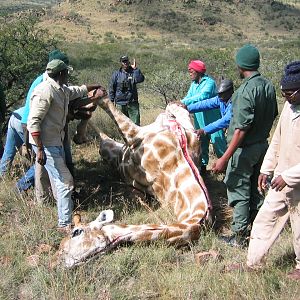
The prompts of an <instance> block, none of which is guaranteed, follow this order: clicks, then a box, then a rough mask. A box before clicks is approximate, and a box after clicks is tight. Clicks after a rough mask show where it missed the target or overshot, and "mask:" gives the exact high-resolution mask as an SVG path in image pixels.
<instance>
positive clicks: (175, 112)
mask: <svg viewBox="0 0 300 300" xmlns="http://www.w3.org/2000/svg"><path fill="white" fill-rule="evenodd" d="M166 114H167V115H168V117H170V118H174V119H176V120H177V122H178V123H179V124H180V125H181V126H182V127H183V128H184V129H186V130H189V131H192V132H194V131H195V128H194V125H193V122H192V120H191V117H190V113H189V112H188V110H186V109H185V108H183V106H182V104H181V103H180V102H177V101H173V102H170V103H169V104H168V105H167V107H166Z"/></svg>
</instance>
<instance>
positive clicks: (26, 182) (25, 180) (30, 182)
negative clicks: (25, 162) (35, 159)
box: [17, 165, 35, 192]
mask: <svg viewBox="0 0 300 300" xmlns="http://www.w3.org/2000/svg"><path fill="white" fill-rule="evenodd" d="M34 173H35V167H34V165H32V166H31V167H30V168H29V169H28V170H27V172H26V173H25V174H24V176H23V177H22V178H21V179H19V180H18V181H17V188H18V191H19V192H22V191H26V190H28V189H29V188H30V187H32V186H34Z"/></svg>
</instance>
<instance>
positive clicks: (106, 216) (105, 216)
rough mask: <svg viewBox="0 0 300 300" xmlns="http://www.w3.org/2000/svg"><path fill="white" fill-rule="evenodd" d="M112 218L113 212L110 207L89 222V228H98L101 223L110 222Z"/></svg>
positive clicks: (100, 226)
mask: <svg viewBox="0 0 300 300" xmlns="http://www.w3.org/2000/svg"><path fill="white" fill-rule="evenodd" d="M113 219H114V212H113V211H112V210H111V209H108V210H103V211H102V212H101V213H100V215H99V216H98V217H97V219H96V220H95V221H93V222H91V223H90V224H89V227H90V228H91V229H98V230H100V229H101V228H102V226H103V225H105V224H107V223H110V222H111V221H112V220H113Z"/></svg>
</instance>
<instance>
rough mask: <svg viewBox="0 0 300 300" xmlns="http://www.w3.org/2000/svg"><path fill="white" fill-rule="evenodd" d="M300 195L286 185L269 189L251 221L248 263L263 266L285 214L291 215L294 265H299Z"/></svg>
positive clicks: (280, 229)
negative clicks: (279, 190) (294, 255)
mask: <svg viewBox="0 0 300 300" xmlns="http://www.w3.org/2000/svg"><path fill="white" fill-rule="evenodd" d="M298 192H299V191H298ZM296 194H298V197H295V195H296ZM299 195H300V194H299V193H296V192H295V190H294V189H291V188H289V187H285V188H284V189H283V190H282V191H281V192H276V191H274V190H272V189H270V190H269V192H268V194H267V197H266V198H265V201H264V203H263V205H262V207H261V208H260V210H259V212H258V214H257V216H256V218H255V220H254V223H253V227H252V231H251V236H250V243H249V248H248V256H247V265H248V266H250V267H260V266H262V264H263V263H264V260H265V256H266V254H267V253H268V251H269V249H270V248H271V246H272V245H273V243H274V242H275V240H276V239H277V238H278V236H279V234H280V232H281V231H282V229H283V228H284V225H285V223H286V222H287V220H288V218H290V221H291V227H292V232H293V246H294V251H295V254H296V268H297V269H300V196H299Z"/></svg>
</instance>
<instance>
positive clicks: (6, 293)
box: [0, 0, 300, 299]
mask: <svg viewBox="0 0 300 300" xmlns="http://www.w3.org/2000/svg"><path fill="white" fill-rule="evenodd" d="M0 16H1V23H0V24H1V25H0V80H1V82H2V83H3V84H4V86H5V89H6V94H7V104H8V106H9V110H10V111H11V110H13V109H14V108H17V107H19V106H20V105H22V104H23V103H24V97H25V95H26V91H27V90H28V88H29V86H30V84H31V82H32V80H33V79H34V78H35V77H36V76H37V75H38V74H40V73H41V72H43V70H44V68H45V65H46V63H47V53H48V51H49V50H51V49H53V48H55V47H57V48H59V49H61V50H63V51H65V52H66V53H67V54H68V55H69V56H70V61H71V64H72V65H73V67H74V70H75V72H74V74H73V78H72V82H73V83H78V84H80V83H95V82H101V83H102V84H103V85H104V86H108V82H109V79H110V76H111V73H112V71H113V70H114V69H116V68H118V67H119V62H118V60H119V57H120V55H123V54H128V55H129V56H130V57H131V58H135V59H136V60H137V64H138V66H139V67H140V68H141V70H142V71H143V73H144V74H145V77H146V80H145V82H144V83H143V84H141V85H140V86H139V92H140V103H141V114H142V124H143V125H146V124H149V123H151V122H152V121H153V120H154V119H155V117H156V116H157V115H158V113H159V112H160V111H162V110H163V109H164V106H165V101H166V100H169V99H179V98H181V97H182V96H183V95H184V94H185V93H186V91H187V89H188V86H189V84H190V82H189V76H188V74H187V64H188V62H189V61H190V60H191V59H201V60H203V61H205V63H206V64H207V69H208V73H209V74H210V75H211V76H213V77H214V78H215V79H216V80H217V82H219V81H220V79H221V78H222V77H223V76H224V77H228V78H231V79H233V81H234V83H235V86H236V87H238V86H239V85H240V83H241V81H240V80H239V78H238V75H237V72H236V67H235V64H234V55H235V53H236V50H237V49H238V48H239V47H240V46H242V45H243V44H245V43H253V44H255V45H256V46H257V47H258V48H259V49H260V51H261V55H262V62H261V68H260V71H261V73H262V74H263V75H265V76H266V77H267V78H269V79H270V80H271V81H272V82H273V83H274V84H275V86H276V89H277V91H278V103H279V106H280V108H281V107H282V104H283V100H282V99H281V97H280V92H279V81H280V78H281V75H282V71H283V67H284V65H285V64H286V63H288V62H290V61H292V60H299V58H300V33H299V32H300V30H299V29H300V18H299V17H300V3H299V1H292V0H285V1H284V0H282V1H271V0H264V1H258V0H253V1H247V0H244V1H242V0H223V1H221V0H219V1H216V0H202V1H201V0H169V1H168V0H160V1H158V0H116V1H113V0H101V1H100V0H98V1H97V0H89V1H88V0H68V1H56V0H48V1H47V0H39V1H38V0H35V1H34V0H32V1H25V0H24V1H23V0H14V1H11V0H2V1H1V3H0ZM8 117H9V114H8V116H7V118H8ZM93 122H94V123H95V124H96V125H97V126H98V127H99V128H100V129H101V130H103V131H104V132H105V133H107V134H108V135H110V136H111V137H113V138H116V139H119V136H118V133H117V131H116V130H115V127H114V125H113V123H112V122H111V121H110V119H109V118H108V117H107V116H106V115H105V114H104V113H103V112H102V111H100V109H97V111H96V112H95V114H94V115H93ZM73 123H74V124H73ZM73 123H72V131H73V132H74V130H75V129H74V128H75V122H73ZM89 137H90V139H91V142H90V143H89V144H87V145H81V146H78V145H75V144H73V154H74V160H75V167H76V176H75V177H76V190H77V192H78V197H77V198H76V199H75V204H76V210H77V211H80V212H81V214H82V215H83V218H84V219H85V220H86V221H91V220H93V219H94V218H95V217H96V216H97V215H98V213H99V212H100V211H101V210H103V209H106V208H112V209H113V210H114V211H115V213H116V220H117V222H124V223H133V224H134V223H145V222H158V221H157V220H158V218H163V219H164V220H165V221H166V222H170V221H171V220H172V212H171V211H168V210H166V209H162V208H159V205H158V203H157V202H156V201H155V200H154V199H149V197H147V196H146V195H143V194H141V193H138V192H136V191H134V190H132V189H131V188H130V187H126V186H125V185H124V184H123V183H122V181H120V178H119V177H118V174H116V173H115V172H114V170H112V169H111V168H110V167H109V166H107V165H106V164H105V163H104V162H103V161H102V159H101V157H100V156H99V154H98V145H97V136H96V134H95V133H94V132H93V131H92V130H90V131H89ZM213 158H214V157H213V153H212V160H213ZM27 164H28V163H27V162H26V161H24V159H23V158H22V157H18V158H17V159H16V161H15V163H14V167H13V169H12V174H11V175H10V176H8V177H7V178H5V179H4V180H2V182H1V183H0V234H1V239H0V265H1V275H0V299H204V298H205V299H299V294H300V288H299V284H297V282H293V281H290V280H288V279H287V278H286V273H287V272H288V271H290V270H291V268H292V267H293V265H294V254H293V250H292V244H291V230H290V228H289V226H287V228H286V229H285V231H284V232H283V234H282V236H281V238H280V241H279V243H276V245H275V246H274V248H273V249H272V251H271V253H270V255H269V258H268V262H267V267H266V269H265V271H264V272H262V273H259V274H256V273H249V274H248V273H228V274H223V273H222V270H223V268H224V266H225V265H227V264H229V263H231V262H241V261H244V260H245V257H246V250H242V249H232V248H230V247H227V246H225V245H224V244H222V243H221V242H220V241H219V240H218V239H217V236H218V234H219V233H220V232H224V231H226V229H227V227H228V225H229V221H230V217H231V216H230V211H229V210H228V209H227V208H226V192H225V187H224V185H223V183H222V178H223V177H222V175H219V176H215V175H213V174H211V173H209V174H208V176H207V177H206V178H205V180H206V183H207V186H208V189H209V191H210V193H211V197H212V199H213V202H214V205H215V208H216V220H215V221H216V222H215V225H214V226H213V228H203V234H202V235H201V237H200V239H199V241H197V242H196V243H194V244H191V245H189V247H186V248H184V249H182V248H181V249H176V248H175V247H168V246H167V245H166V244H165V243H164V242H155V243H153V244H149V245H145V244H136V245H128V246H125V247H120V248H118V249H116V250H115V251H113V252H111V253H109V254H107V255H105V256H101V257H98V258H97V259H94V260H93V261H91V262H89V263H87V264H85V265H83V266H81V267H78V268H76V269H72V270H64V269H55V270H50V269H49V268H48V264H49V260H50V257H51V256H52V255H53V254H54V252H55V250H56V249H57V247H58V245H59V242H60V240H61V238H62V235H61V234H60V233H58V232H57V231H56V230H55V228H56V221H57V217H56V212H57V209H56V207H55V203H48V204H45V205H43V206H37V205H36V204H35V203H34V201H33V199H34V195H33V191H32V190H30V191H28V192H27V193H26V194H22V195H20V194H18V193H16V192H15V191H14V185H15V182H16V179H17V178H19V177H20V176H21V175H22V174H23V172H24V169H26V166H27ZM144 203H147V204H148V205H149V206H150V208H151V211H150V212H149V210H147V209H146V208H145V205H144ZM210 249H211V250H216V251H218V252H219V253H220V256H219V258H218V259H211V260H209V261H208V262H206V263H202V264H198V263H197V261H196V260H195V254H197V253H198V252H201V251H208V250H210Z"/></svg>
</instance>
